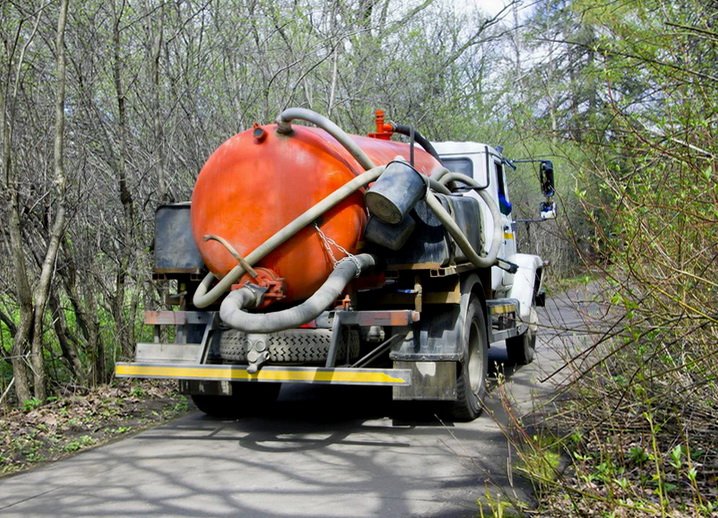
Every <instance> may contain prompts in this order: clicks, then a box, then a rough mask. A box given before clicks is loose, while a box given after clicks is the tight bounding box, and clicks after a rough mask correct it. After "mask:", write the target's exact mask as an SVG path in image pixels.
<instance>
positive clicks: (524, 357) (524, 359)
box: [506, 308, 538, 365]
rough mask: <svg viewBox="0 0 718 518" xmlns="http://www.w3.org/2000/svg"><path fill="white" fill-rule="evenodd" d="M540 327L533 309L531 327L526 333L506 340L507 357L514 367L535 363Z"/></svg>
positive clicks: (530, 318)
mask: <svg viewBox="0 0 718 518" xmlns="http://www.w3.org/2000/svg"><path fill="white" fill-rule="evenodd" d="M537 327H538V315H537V314H536V310H535V309H534V308H531V313H529V325H528V329H527V330H526V332H525V333H524V334H522V335H519V336H514V337H512V338H508V339H507V340H506V355H507V356H508V359H509V363H511V364H513V365H528V364H529V363H531V362H532V361H534V357H535V355H536V330H537Z"/></svg>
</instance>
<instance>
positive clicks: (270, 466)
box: [0, 296, 583, 517]
mask: <svg viewBox="0 0 718 518" xmlns="http://www.w3.org/2000/svg"><path fill="white" fill-rule="evenodd" d="M575 302H576V301H571V300H569V298H566V296H564V297H563V298H561V299H556V300H550V301H549V302H548V303H547V306H548V307H547V309H546V312H545V313H544V315H543V319H544V321H545V322H549V323H550V324H551V325H555V326H557V327H559V328H560V331H559V332H555V331H551V330H549V329H545V330H543V332H542V333H541V334H540V336H539V344H538V347H537V352H538V355H537V360H536V361H535V362H534V363H533V364H532V365H530V366H527V367H523V368H520V369H516V370H515V372H513V373H511V372H512V371H513V370H514V368H513V367H511V366H509V365H506V364H505V362H504V360H505V351H504V350H502V349H501V347H494V348H493V349H494V350H493V352H492V359H493V360H495V361H496V362H497V365H498V367H497V368H498V370H499V371H505V372H506V373H507V374H508V378H509V382H508V383H507V384H506V385H505V387H506V388H507V390H508V393H509V394H510V396H511V398H512V399H513V400H515V403H516V406H517V408H518V409H519V411H520V412H525V411H527V410H529V409H530V408H531V406H532V404H533V403H534V401H535V400H536V398H537V396H538V397H539V401H540V400H542V398H543V400H545V396H542V394H545V393H547V392H550V390H551V382H550V381H547V382H543V383H540V382H539V380H540V379H542V378H544V377H545V375H546V374H547V373H550V372H552V371H554V370H555V369H557V368H558V367H559V366H560V365H562V364H563V360H562V357H563V356H564V355H565V354H566V349H569V350H571V349H573V348H574V347H575V346H576V344H577V343H578V342H580V341H581V340H583V338H582V331H581V330H580V327H581V323H582V319H581V316H580V313H579V312H577V310H576V308H577V307H579V309H580V304H576V303H575ZM564 328H573V331H571V330H569V331H567V330H565V329H564ZM565 337H568V338H565ZM563 372H566V371H565V370H564V371H562V373H563ZM501 392H502V390H499V389H496V388H494V389H493V390H492V391H491V395H490V397H489V398H488V402H487V405H488V411H487V412H485V414H484V415H483V416H482V417H480V418H479V419H477V420H476V421H474V422H472V423H441V422H439V421H438V420H437V419H436V418H433V417H431V414H430V413H426V414H425V415H426V417H424V418H421V419H417V418H416V417H413V413H412V412H413V411H416V410H417V409H416V408H415V407H412V406H408V407H407V406H403V407H402V406H399V405H396V404H393V403H392V402H391V398H390V393H388V392H386V391H383V390H374V391H368V390H367V389H362V388H353V387H313V386H294V387H285V388H283V389H282V393H281V395H280V399H279V401H278V402H277V404H276V405H275V406H274V407H273V408H271V409H270V410H268V411H267V412H266V413H265V414H264V415H260V416H256V417H251V418H244V419H241V420H238V421H229V420H228V421H220V420H213V419H210V418H207V417H205V416H204V415H203V414H201V413H199V412H194V413H191V414H189V415H188V416H186V417H183V418H180V419H177V420H175V421H173V422H171V423H169V424H165V425H163V426H160V427H158V428H155V429H152V430H149V431H146V432H143V433H140V434H138V435H136V436H134V437H131V438H128V439H126V440H123V441H121V442H117V443H114V444H110V445H106V446H103V447H99V448H96V449H94V450H91V451H88V452H85V453H81V454H79V455H77V456H75V457H73V458H71V459H68V460H65V461H62V462H57V463H55V464H52V465H49V466H47V467H43V468H40V469H36V470H33V471H30V472H28V473H23V474H19V475H15V476H12V477H8V478H4V479H2V480H0V515H3V516H53V517H54V516H132V515H134V516H148V515H152V516H276V517H281V516H350V517H363V516H391V517H399V516H446V517H449V516H451V517H453V516H474V515H475V514H476V513H477V510H478V508H477V506H476V499H477V498H478V497H480V496H482V495H483V494H484V493H485V491H486V490H487V488H488V489H489V490H490V491H491V493H492V494H494V495H495V494H496V493H497V492H501V491H503V492H505V493H506V494H507V495H510V496H516V497H519V498H523V499H526V498H530V488H529V487H528V485H527V484H526V483H525V482H522V481H521V480H520V478H519V477H518V476H517V474H516V473H514V474H513V475H511V474H510V473H507V471H508V470H507V466H508V465H509V464H510V457H509V447H508V445H507V440H506V438H505V436H504V434H503V433H502V431H501V426H500V424H498V423H502V422H504V421H505V416H504V415H503V411H502V405H501V403H500V401H499V399H500V398H499V394H500V393H501ZM491 414H495V416H494V417H495V418H492V416H491ZM513 457H514V456H512V458H513Z"/></svg>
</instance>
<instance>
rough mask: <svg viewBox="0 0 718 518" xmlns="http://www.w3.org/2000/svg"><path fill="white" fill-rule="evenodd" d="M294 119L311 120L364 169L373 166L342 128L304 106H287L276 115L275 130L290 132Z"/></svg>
mask: <svg viewBox="0 0 718 518" xmlns="http://www.w3.org/2000/svg"><path fill="white" fill-rule="evenodd" d="M295 119H299V120H303V121H307V122H311V123H312V124H314V125H315V126H318V127H320V128H322V129H323V130H324V131H326V132H327V133H329V134H330V135H331V136H332V137H334V138H335V139H336V140H337V141H338V142H339V143H340V144H341V145H342V146H344V148H345V149H346V150H347V151H349V153H351V155H352V156H353V157H354V158H356V160H357V162H359V164H361V166H362V167H363V168H364V169H372V168H373V167H374V162H372V161H371V158H369V157H368V156H367V154H366V153H364V151H363V150H362V148H360V147H359V146H358V145H357V143H356V142H354V141H353V140H352V138H351V137H350V136H349V135H347V134H346V133H345V132H344V130H343V129H341V128H340V127H339V126H337V125H336V124H334V123H333V122H332V121H330V120H329V119H327V118H326V117H325V116H324V115H320V114H318V113H317V112H315V111H312V110H307V109H306V108H287V109H286V110H284V111H283V112H282V113H280V114H279V116H277V131H278V132H279V133H282V134H284V135H287V134H289V133H291V132H292V124H291V121H293V120H295Z"/></svg>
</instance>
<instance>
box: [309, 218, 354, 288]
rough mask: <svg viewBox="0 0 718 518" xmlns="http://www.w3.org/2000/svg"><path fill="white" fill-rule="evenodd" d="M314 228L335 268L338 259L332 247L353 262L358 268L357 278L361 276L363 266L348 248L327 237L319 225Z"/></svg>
mask: <svg viewBox="0 0 718 518" xmlns="http://www.w3.org/2000/svg"><path fill="white" fill-rule="evenodd" d="M314 228H315V229H316V231H317V234H319V239H321V240H322V246H324V250H325V251H326V253H327V255H328V256H329V259H330V260H331V261H332V265H333V266H334V268H336V267H337V263H339V261H337V259H336V258H335V257H334V252H332V246H333V247H334V248H336V249H337V250H339V251H340V252H342V253H343V254H344V255H345V256H346V257H347V258H348V259H349V260H350V261H351V262H353V263H354V265H355V266H356V275H355V277H359V274H360V273H361V264H360V263H359V260H358V259H357V258H356V257H355V256H354V255H353V254H351V253H350V252H349V251H348V250H347V249H346V248H344V247H343V246H342V245H340V244H339V243H337V242H336V241H334V240H333V239H332V238H331V237H329V236H327V235H326V234H325V233H324V232H322V229H320V228H319V225H317V224H316V223H314Z"/></svg>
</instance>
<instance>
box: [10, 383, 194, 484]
mask: <svg viewBox="0 0 718 518" xmlns="http://www.w3.org/2000/svg"><path fill="white" fill-rule="evenodd" d="M49 399H50V400H49V401H48V402H47V403H46V404H44V405H41V406H40V405H37V406H36V405H34V404H33V403H34V402H33V401H30V402H28V403H26V404H25V408H22V409H17V408H14V409H8V408H4V409H0V476H4V475H8V474H11V473H17V472H18V471H23V470H26V469H29V468H31V467H33V466H35V465H38V464H41V463H45V462H51V461H55V460H57V459H61V458H64V457H67V456H69V455H73V454H75V453H77V452H79V451H82V450H85V449H88V448H93V447H95V446H99V445H101V444H105V443H108V442H111V441H113V440H116V439H118V438H122V437H126V436H127V435H131V434H134V433H137V432H139V431H141V430H144V429H146V428H149V427H152V426H156V425H157V424H159V423H162V422H164V421H167V420H169V419H172V418H174V417H176V416H178V415H181V414H184V413H186V412H187V411H188V408H189V403H188V399H187V398H186V397H185V396H183V395H181V394H179V393H178V392H177V384H176V382H171V381H144V380H143V381H139V380H133V381H130V380H116V381H115V382H114V383H113V384H111V385H106V386H102V387H98V388H95V389H92V390H89V391H88V390H84V391H83V390H78V391H77V392H75V393H68V394H66V395H64V396H61V397H57V398H49Z"/></svg>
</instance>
